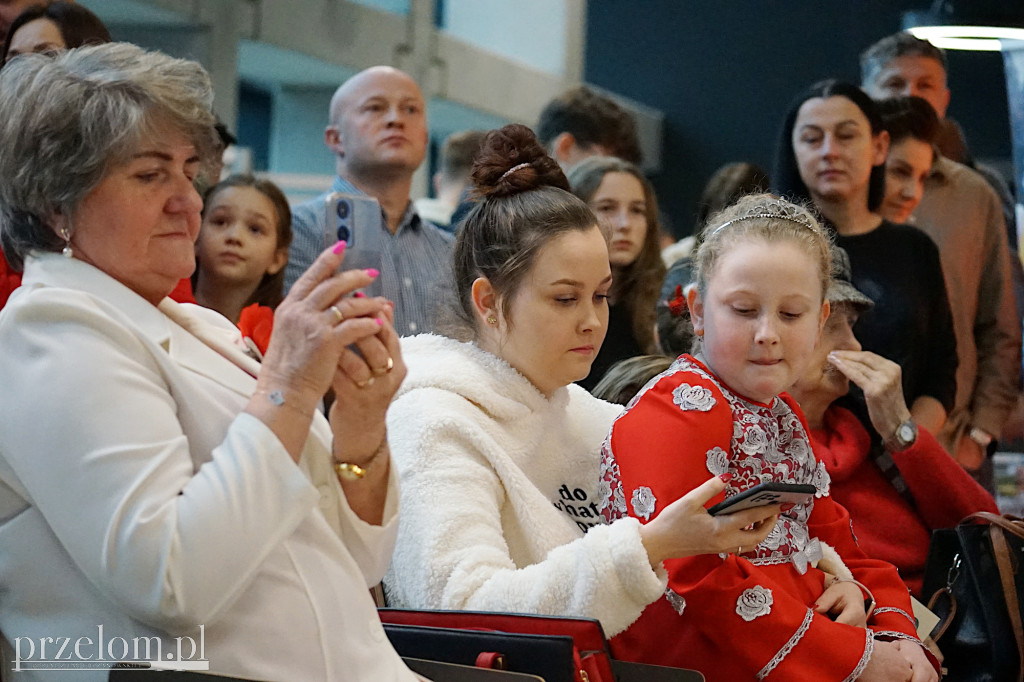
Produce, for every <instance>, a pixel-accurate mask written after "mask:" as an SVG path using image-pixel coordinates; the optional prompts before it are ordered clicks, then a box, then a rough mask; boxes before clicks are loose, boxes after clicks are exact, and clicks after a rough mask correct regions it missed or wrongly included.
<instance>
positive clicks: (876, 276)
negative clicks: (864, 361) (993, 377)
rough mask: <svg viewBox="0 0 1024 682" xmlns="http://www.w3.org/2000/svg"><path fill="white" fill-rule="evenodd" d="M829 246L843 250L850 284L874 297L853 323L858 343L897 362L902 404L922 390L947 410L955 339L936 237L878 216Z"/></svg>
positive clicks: (951, 394) (953, 377)
mask: <svg viewBox="0 0 1024 682" xmlns="http://www.w3.org/2000/svg"><path fill="white" fill-rule="evenodd" d="M836 244H838V245H839V246H841V247H843V248H844V249H846V251H847V253H849V254H850V264H851V265H852V267H853V285H854V286H855V287H857V288H858V289H860V290H861V291H862V292H864V293H865V294H867V295H868V296H869V297H871V299H872V300H873V301H874V302H875V307H874V308H872V309H871V310H869V311H867V312H865V313H864V314H863V315H862V316H861V318H860V320H859V321H858V322H857V326H856V327H855V328H854V334H855V335H856V336H857V340H858V341H860V343H861V346H862V347H863V348H864V350H869V351H871V352H873V353H877V354H878V355H881V356H882V357H885V358H888V359H889V360H892V361H893V362H895V363H897V364H899V366H900V367H901V368H902V370H903V395H904V397H905V398H906V400H907V405H908V406H909V405H912V404H913V403H914V400H916V399H917V398H919V397H920V396H922V395H927V396H931V397H933V398H935V399H936V400H938V401H939V402H940V403H942V405H943V406H944V407H945V408H946V411H947V412H948V411H949V410H950V409H951V408H952V407H953V400H954V398H955V396H956V366H957V354H956V337H955V336H954V335H953V317H952V315H951V313H950V311H949V298H948V297H947V295H946V284H945V280H944V279H943V276H942V265H941V262H940V261H939V249H938V247H936V246H935V242H933V241H932V239H931V237H929V236H928V235H926V234H925V233H924V232H922V231H921V230H919V229H917V228H916V227H912V226H910V225H896V224H894V223H890V222H889V221H886V220H883V221H882V224H881V225H879V226H878V227H877V228H875V229H874V230H872V231H871V232H868V233H867V234H861V235H855V236H849V237H844V236H841V235H837V236H836ZM858 394H859V392H858ZM860 400H863V398H862V397H860ZM861 409H863V406H861ZM855 411H857V412H861V410H855Z"/></svg>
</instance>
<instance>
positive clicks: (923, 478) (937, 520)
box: [892, 429, 999, 530]
mask: <svg viewBox="0 0 1024 682" xmlns="http://www.w3.org/2000/svg"><path fill="white" fill-rule="evenodd" d="M892 459H893V461H894V462H895V463H896V467H897V468H898V469H899V470H900V474H901V475H902V476H903V480H904V481H906V482H907V486H908V487H909V488H910V493H911V494H912V495H913V496H914V503H915V505H916V506H917V513H918V514H920V515H921V518H922V519H924V522H925V523H926V524H927V525H928V527H930V528H931V529H932V530H934V529H936V528H952V527H953V526H955V525H956V524H958V523H960V521H961V520H962V519H963V518H964V517H965V516H968V515H970V514H973V513H974V512H977V511H987V512H992V513H993V514H998V513H999V510H998V508H997V507H996V501H995V500H994V499H992V496H991V495H989V493H988V491H987V490H985V489H984V488H982V487H981V486H980V485H978V482H977V481H975V480H974V479H973V478H971V477H970V476H969V475H968V474H967V472H966V471H964V470H963V468H962V467H961V466H960V464H959V463H957V461H956V460H955V459H953V458H952V457H951V456H950V455H949V453H948V452H946V450H945V449H944V448H943V447H942V446H941V445H940V444H939V441H937V440H935V437H934V436H933V435H932V434H930V433H928V431H927V430H925V429H918V435H917V442H916V443H914V445H913V446H911V447H909V448H907V449H906V450H904V451H903V452H897V453H893V455H892Z"/></svg>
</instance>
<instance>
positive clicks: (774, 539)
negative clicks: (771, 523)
mask: <svg viewBox="0 0 1024 682" xmlns="http://www.w3.org/2000/svg"><path fill="white" fill-rule="evenodd" d="M786 540H787V538H786V526H785V521H784V520H783V519H782V518H779V520H778V521H776V522H775V527H774V528H772V532H771V533H768V537H766V538H765V539H764V542H762V543H761V546H762V547H766V548H767V549H770V550H773V551H774V550H776V549H778V548H779V547H781V546H782V543H784V542H786Z"/></svg>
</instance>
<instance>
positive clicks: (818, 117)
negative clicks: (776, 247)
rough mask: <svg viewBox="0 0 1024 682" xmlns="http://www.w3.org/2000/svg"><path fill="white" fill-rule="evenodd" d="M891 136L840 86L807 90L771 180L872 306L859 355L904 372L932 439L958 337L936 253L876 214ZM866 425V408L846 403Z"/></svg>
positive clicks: (861, 97)
mask: <svg viewBox="0 0 1024 682" xmlns="http://www.w3.org/2000/svg"><path fill="white" fill-rule="evenodd" d="M888 149H889V134H888V132H886V130H885V129H884V127H883V123H882V118H881V116H880V115H879V112H878V107H877V105H876V104H875V103H874V102H873V101H872V100H871V98H870V97H868V96H867V95H866V94H864V92H863V91H862V90H861V89H860V88H858V87H856V86H854V85H850V84H847V83H842V82H839V81H824V82H821V83H818V84H816V85H813V86H811V87H810V88H808V89H807V90H806V91H804V92H803V93H802V94H801V95H800V96H799V97H797V99H796V100H795V101H794V103H793V106H792V107H791V109H790V111H789V114H788V115H787V117H786V120H785V123H784V124H783V129H782V134H781V136H780V139H779V152H778V158H777V167H776V170H775V179H776V181H777V183H778V187H779V190H780V193H782V194H785V195H788V196H790V197H791V198H795V199H796V200H798V201H806V200H811V201H813V202H814V206H815V208H816V209H817V210H818V212H819V213H820V214H821V215H822V216H823V217H824V218H825V223H826V225H828V226H830V227H831V228H832V229H833V230H834V231H835V233H836V244H837V245H839V246H841V247H843V248H844V249H846V251H847V253H849V255H850V263H851V265H852V267H853V284H854V286H856V287H857V288H858V289H860V290H861V291H863V292H864V293H865V294H867V295H868V296H869V297H870V298H871V299H873V300H874V301H875V307H874V309H873V310H871V311H870V312H868V313H866V314H865V315H864V316H863V317H862V318H861V319H860V322H859V323H858V325H857V338H859V339H860V341H861V344H862V345H863V346H864V349H865V350H870V351H872V352H874V353H877V354H878V355H881V356H882V357H886V358H889V359H891V360H893V361H894V362H896V363H897V364H899V365H900V366H901V367H902V369H903V392H904V395H905V396H906V397H907V402H908V403H909V404H910V412H911V415H912V417H913V419H914V421H915V422H916V423H917V424H918V425H919V426H922V427H924V428H926V429H928V431H929V432H931V433H938V431H939V429H940V428H941V427H942V425H943V423H944V422H945V419H946V412H947V410H949V409H950V407H952V404H953V398H954V396H955V392H956V366H957V355H956V339H955V337H954V335H953V322H952V317H951V314H950V310H949V300H948V298H947V297H946V285H945V280H944V279H943V275H942V265H941V263H940V261H939V251H938V248H937V247H936V246H935V243H934V242H933V241H932V240H931V238H930V237H928V235H926V234H925V233H924V232H922V231H920V230H918V229H917V228H915V227H911V226H909V225H896V224H894V223H891V222H889V221H887V220H884V219H883V218H882V216H881V215H879V212H878V211H879V207H880V206H881V204H882V199H883V198H884V195H885V159H886V153H887V152H888ZM853 407H854V408H855V411H857V412H858V413H859V416H861V417H863V420H864V421H865V423H869V421H868V420H867V415H866V410H865V409H864V408H863V403H862V402H859V403H858V404H857V405H853Z"/></svg>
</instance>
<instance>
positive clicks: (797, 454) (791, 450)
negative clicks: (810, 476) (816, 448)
mask: <svg viewBox="0 0 1024 682" xmlns="http://www.w3.org/2000/svg"><path fill="white" fill-rule="evenodd" d="M786 453H787V454H788V455H789V456H790V457H792V458H793V459H795V460H796V461H798V462H800V463H801V464H802V463H804V462H806V461H807V457H808V456H809V455H810V454H811V449H810V448H809V447H808V446H807V441H805V440H799V439H797V440H794V441H791V442H790V443H789V447H787V448H786Z"/></svg>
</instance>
